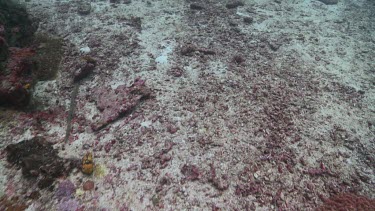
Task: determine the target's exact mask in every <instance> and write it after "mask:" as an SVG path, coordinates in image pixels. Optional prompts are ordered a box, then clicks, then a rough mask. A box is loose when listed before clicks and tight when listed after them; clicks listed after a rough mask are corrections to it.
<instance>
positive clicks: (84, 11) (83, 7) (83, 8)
mask: <svg viewBox="0 0 375 211" xmlns="http://www.w3.org/2000/svg"><path fill="white" fill-rule="evenodd" d="M77 11H78V14H80V15H88V14H90V12H91V4H90V2H85V1H81V2H80V3H79V4H78V10H77Z"/></svg>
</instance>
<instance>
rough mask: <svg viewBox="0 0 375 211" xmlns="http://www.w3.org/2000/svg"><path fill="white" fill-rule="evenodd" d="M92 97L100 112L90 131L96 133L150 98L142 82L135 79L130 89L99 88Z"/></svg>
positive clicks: (121, 87) (122, 86) (147, 89)
mask: <svg viewBox="0 0 375 211" xmlns="http://www.w3.org/2000/svg"><path fill="white" fill-rule="evenodd" d="M92 96H95V98H94V99H93V100H94V101H95V102H96V106H97V108H98V109H99V111H101V113H100V114H99V118H97V119H98V120H96V122H95V123H93V124H92V129H93V130H94V131H97V130H100V129H102V128H104V127H105V126H107V125H108V124H110V123H112V122H114V121H116V120H117V119H119V118H121V117H123V116H127V115H128V114H130V113H131V112H132V111H133V110H134V108H135V107H136V106H137V105H138V104H139V103H140V102H141V101H142V100H145V99H148V98H150V96H151V90H150V89H149V88H147V87H146V86H145V81H144V80H141V79H136V80H135V81H134V83H133V84H132V85H131V86H130V87H126V86H125V85H120V86H118V87H117V88H116V89H111V88H110V87H107V88H99V89H97V90H95V91H94V93H93V94H92Z"/></svg>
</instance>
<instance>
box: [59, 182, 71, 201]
mask: <svg viewBox="0 0 375 211" xmlns="http://www.w3.org/2000/svg"><path fill="white" fill-rule="evenodd" d="M75 190H76V188H75V186H74V184H73V183H72V182H71V181H69V180H65V181H62V182H60V184H59V186H58V188H57V190H56V192H55V196H56V198H57V199H59V200H61V199H67V198H70V197H71V196H72V195H73V194H74V192H75Z"/></svg>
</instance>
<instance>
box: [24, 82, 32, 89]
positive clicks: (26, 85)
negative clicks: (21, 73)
mask: <svg viewBox="0 0 375 211" xmlns="http://www.w3.org/2000/svg"><path fill="white" fill-rule="evenodd" d="M30 87H31V85H30V84H29V83H27V84H25V85H24V86H23V88H25V89H30Z"/></svg>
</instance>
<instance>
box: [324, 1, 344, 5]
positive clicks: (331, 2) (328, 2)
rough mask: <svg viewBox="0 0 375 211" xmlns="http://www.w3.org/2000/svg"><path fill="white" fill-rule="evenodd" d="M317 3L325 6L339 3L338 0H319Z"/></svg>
mask: <svg viewBox="0 0 375 211" xmlns="http://www.w3.org/2000/svg"><path fill="white" fill-rule="evenodd" d="M319 1H321V2H323V3H324V4H327V5H333V4H337V3H338V2H339V0H319Z"/></svg>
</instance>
